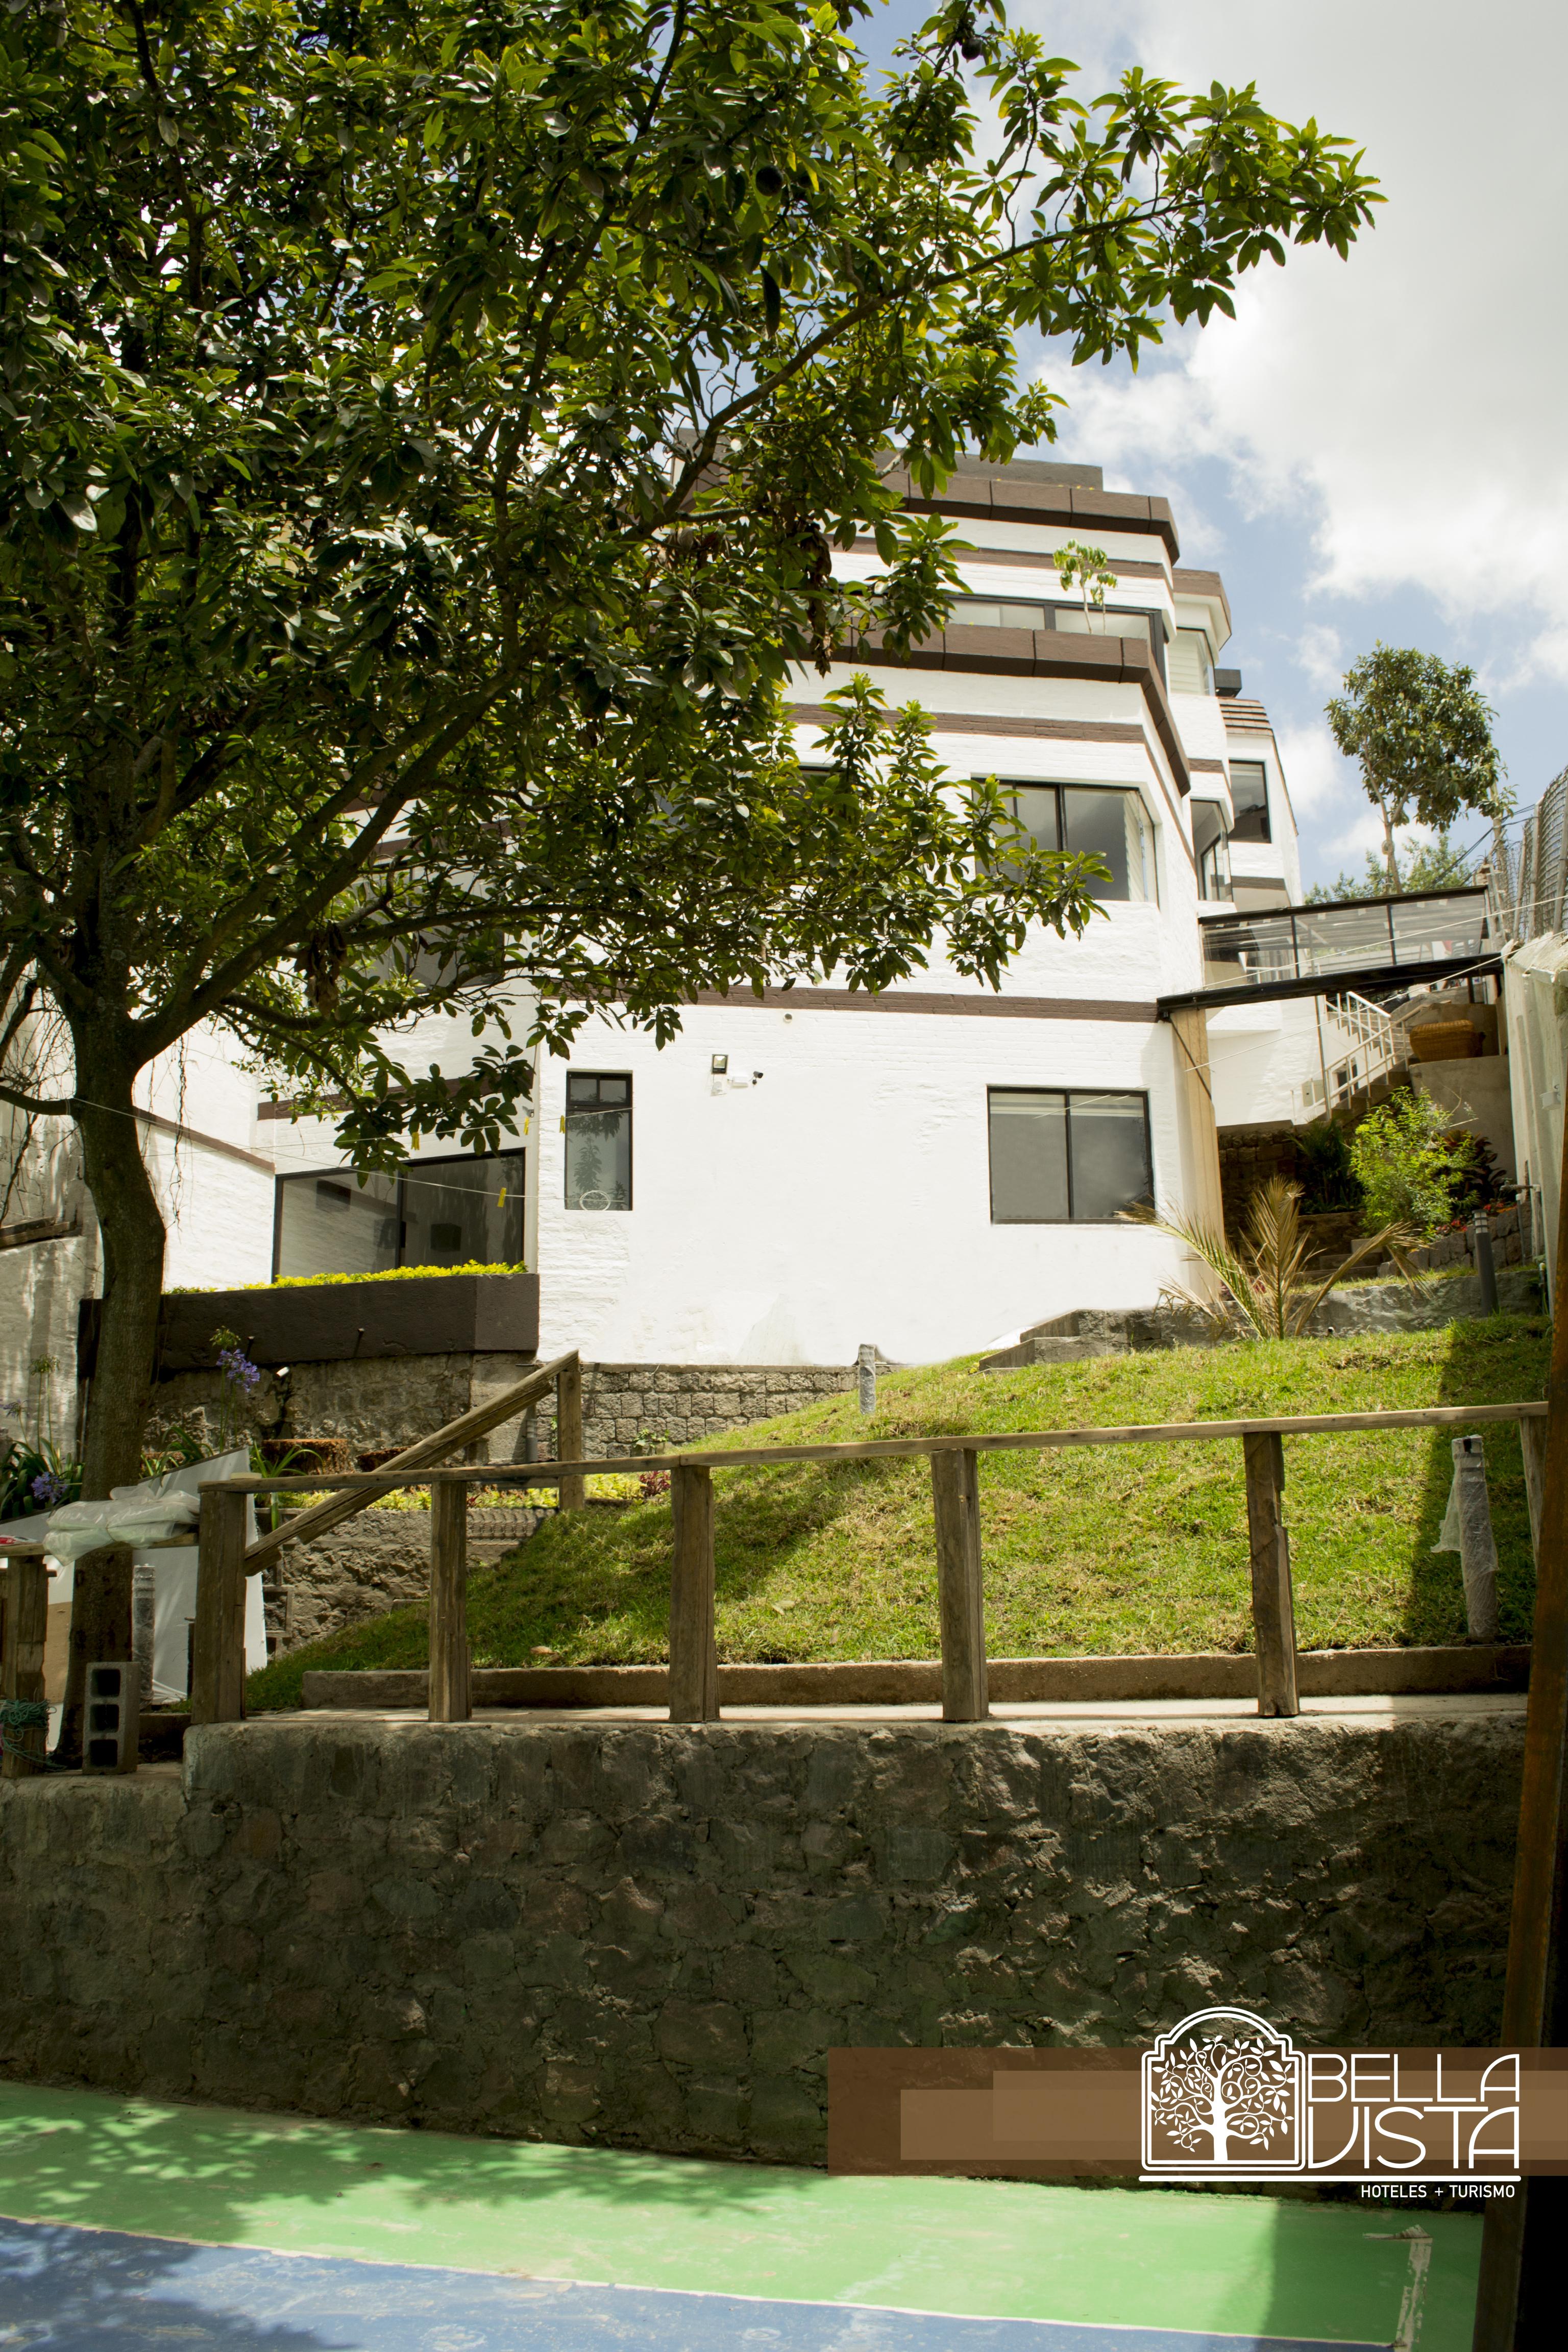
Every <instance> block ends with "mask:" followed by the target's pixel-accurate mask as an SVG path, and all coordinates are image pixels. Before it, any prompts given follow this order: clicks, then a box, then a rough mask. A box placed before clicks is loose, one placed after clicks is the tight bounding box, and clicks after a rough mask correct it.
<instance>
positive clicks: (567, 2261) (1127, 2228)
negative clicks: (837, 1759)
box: [0, 2084, 1481, 2352]
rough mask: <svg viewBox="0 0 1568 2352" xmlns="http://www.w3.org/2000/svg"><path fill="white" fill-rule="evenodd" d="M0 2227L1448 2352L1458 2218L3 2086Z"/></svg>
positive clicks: (1454, 2347)
mask: <svg viewBox="0 0 1568 2352" xmlns="http://www.w3.org/2000/svg"><path fill="white" fill-rule="evenodd" d="M0 2214H4V2215H5V2217H6V2218H8V2219H10V2220H14V2221H48V2222H64V2223H71V2224H76V2225H79V2226H85V2227H88V2228H90V2229H97V2230H110V2231H127V2232H132V2233H141V2234H144V2235H147V2236H152V2237H163V2238H174V2239H187V2240H192V2241H195V2242H198V2243H204V2244H211V2245H231V2246H247V2247H265V2248H270V2249H272V2250H274V2251H276V2252H283V2253H310V2254H317V2255H329V2256H337V2257H346V2258H348V2259H350V2260H357V2261H361V2262H369V2263H414V2264H428V2265H437V2266H445V2267H448V2268H451V2269H454V2270H462V2271H469V2272H481V2273H499V2274H503V2275H510V2276H512V2277H518V2276H531V2277H534V2278H539V2279H572V2280H579V2281H584V2282H588V2283H594V2284H605V2285H615V2286H640V2287H654V2288H676V2289H680V2290H685V2291H687V2292H695V2293H699V2294H742V2295H753V2296H762V2297H771V2298H777V2299H780V2300H783V2301H786V2302H794V2301H800V2302H820V2303H834V2304H847V2305H882V2306H884V2307H891V2308H893V2309H896V2310H908V2311H928V2312H930V2311H939V2312H948V2313H954V2314H963V2315H972V2316H974V2317H984V2318H994V2319H1003V2318H1016V2319H1055V2320H1064V2321H1078V2322H1092V2323H1098V2324H1100V2325H1102V2326H1103V2325H1106V2324H1112V2325H1115V2326H1123V2327H1153V2328H1184V2329H1191V2330H1193V2331H1194V2332H1213V2333H1216V2334H1231V2335H1239V2336H1247V2335H1258V2336H1311V2337H1319V2338H1326V2339H1328V2340H1330V2341H1332V2340H1334V2339H1336V2338H1337V2339H1340V2340H1342V2341H1352V2342H1362V2343H1369V2342H1370V2343H1373V2344H1376V2343H1387V2342H1388V2341H1389V2339H1390V2338H1391V2337H1392V2336H1393V2334H1394V2323H1395V2319H1396V2317H1397V2314H1398V2309H1399V2300H1400V2294H1401V2290H1402V2287H1403V2284H1404V2281H1405V2273H1406V2259H1407V2257H1406V2249H1405V2246H1404V2245H1403V2244H1400V2243H1392V2242H1388V2241H1387V2240H1385V2239H1384V2240H1380V2239H1376V2238H1373V2237H1371V2236H1369V2234H1368V2233H1369V2232H1370V2231H1396V2230H1401V2229H1403V2228H1404V2227H1405V2224H1406V2222H1407V2221H1409V2220H1411V2219H1412V2218H1419V2219H1420V2220H1421V2221H1422V2224H1423V2226H1424V2227H1425V2228H1426V2229H1427V2230H1429V2231H1431V2233H1432V2236H1433V2238H1434V2241H1435V2244H1434V2248H1433V2258H1432V2269H1431V2283H1430V2286H1429V2289H1428V2294H1427V2301H1426V2316H1425V2324H1424V2326H1423V2328H1422V2333H1421V2352H1468V2346H1469V2342H1470V2330H1471V2315H1472V2312H1473V2308H1474V2297H1475V2284H1476V2270H1477V2263H1478V2258H1479V2248H1480V2229H1481V2224H1480V2221H1479V2216H1477V2215H1473V2214H1469V2213H1459V2214H1439V2213H1430V2212H1424V2213H1421V2214H1420V2215H1419V2216H1418V2217H1417V2216H1414V2215H1413V2214H1412V2211H1411V2209H1409V2208H1405V2209H1404V2210H1400V2209H1398V2208H1394V2209H1392V2210H1391V2209H1390V2208H1388V2207H1386V2206H1383V2207H1378V2206H1373V2205H1370V2204H1362V2203H1359V2202H1357V2203H1348V2202H1347V2203H1342V2204H1333V2205H1319V2204H1311V2203H1308V2202H1305V2201H1299V2200H1283V2199H1281V2200H1275V2199H1272V2198H1268V2197H1264V2196H1243V2195H1236V2194H1231V2195H1227V2196H1209V2195H1204V2194H1201V2193H1189V2192H1184V2191H1181V2190H1175V2189H1063V2188H1056V2187H1050V2186H1045V2185H1041V2184H1038V2183H1035V2182H1018V2181H980V2180H940V2179H921V2180H880V2179H830V2178H829V2177H828V2176H827V2175H826V2173H822V2172H813V2171H804V2170H786V2169H783V2168H764V2167H759V2166H749V2165H730V2164H716V2163H704V2162H697V2161H692V2160H689V2159H687V2158H673V2157H653V2156H640V2155H623V2154H617V2153H614V2152H610V2151H605V2150H600V2149H592V2148H573V2147H553V2146H542V2145H538V2144H535V2143H531V2142H522V2141H515V2140H486V2139H459V2138H450V2137H443V2136H440V2135H437V2134H435V2133H425V2132H412V2131H396V2130H353V2129H349V2128H345V2127H344V2126H340V2125H336V2124H328V2123H321V2122H317V2121H314V2120H311V2119H308V2118H303V2117H297V2116H256V2115H249V2114H243V2113H237V2112H235V2111H233V2110H229V2109H224V2108H214V2107H195V2106H174V2105H155V2104H153V2103H152V2102H149V2101H144V2100H136V2099H116V2098H110V2097H106V2096H102V2095H97V2094H92V2093H87V2092H78V2091H39V2090H35V2089H32V2088H30V2087H26V2086H23V2085H18V2084H0Z"/></svg>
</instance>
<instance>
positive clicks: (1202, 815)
mask: <svg viewBox="0 0 1568 2352" xmlns="http://www.w3.org/2000/svg"><path fill="white" fill-rule="evenodd" d="M1192 810H1193V855H1194V857H1195V858H1196V859H1197V862H1198V897H1199V898H1223V899H1225V900H1226V903H1227V904H1228V902H1229V899H1230V855H1229V852H1228V850H1227V848H1226V835H1225V811H1224V809H1223V808H1222V807H1221V806H1220V804H1219V803H1218V801H1200V800H1196V799H1194V802H1193V803H1192Z"/></svg>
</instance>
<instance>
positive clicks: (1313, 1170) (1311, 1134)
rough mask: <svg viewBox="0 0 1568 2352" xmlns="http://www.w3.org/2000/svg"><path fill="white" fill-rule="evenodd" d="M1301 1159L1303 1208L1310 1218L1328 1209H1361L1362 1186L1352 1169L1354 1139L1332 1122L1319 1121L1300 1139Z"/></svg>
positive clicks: (1307, 1129)
mask: <svg viewBox="0 0 1568 2352" xmlns="http://www.w3.org/2000/svg"><path fill="white" fill-rule="evenodd" d="M1296 1148H1297V1150H1298V1151H1299V1152H1300V1156H1301V1176H1302V1192H1303V1199H1302V1202H1301V1206H1302V1208H1303V1209H1304V1210H1305V1211H1306V1212H1307V1213H1308V1214H1309V1215H1311V1214H1313V1213H1317V1212H1319V1211H1321V1210H1326V1209H1359V1208H1360V1207H1361V1204H1362V1196H1361V1186H1360V1185H1359V1184H1358V1183H1357V1181H1356V1174H1355V1170H1354V1169H1353V1168H1352V1166H1351V1147H1350V1138H1349V1137H1348V1136H1347V1135H1346V1133H1345V1131H1344V1129H1343V1128H1342V1127H1341V1126H1339V1125H1338V1123H1337V1122H1336V1121H1335V1120H1333V1119H1331V1118H1315V1119H1313V1121H1312V1122H1311V1124H1310V1127H1303V1128H1302V1129H1300V1131H1299V1133H1298V1135H1297V1137H1296Z"/></svg>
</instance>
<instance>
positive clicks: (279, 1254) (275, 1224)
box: [272, 1141, 528, 1282]
mask: <svg viewBox="0 0 1568 2352" xmlns="http://www.w3.org/2000/svg"><path fill="white" fill-rule="evenodd" d="M475 1160H521V1162H522V1177H521V1181H520V1183H519V1185H518V1188H517V1190H518V1195H519V1198H520V1199H521V1202H522V1204H523V1241H524V1244H525V1247H524V1248H522V1249H520V1250H519V1252H518V1256H519V1260H520V1262H521V1258H522V1257H523V1256H524V1255H525V1254H526V1240H527V1233H528V1146H527V1145H526V1144H525V1143H522V1142H521V1141H520V1142H519V1144H518V1145H517V1148H516V1150H511V1149H510V1148H508V1149H505V1150H500V1151H443V1152H442V1153H441V1154H440V1155H439V1156H438V1157H437V1158H436V1159H433V1160H400V1161H399V1162H398V1167H397V1174H396V1184H397V1192H396V1196H395V1200H394V1202H393V1204H392V1213H393V1215H394V1216H395V1218H396V1220H397V1243H396V1246H395V1249H394V1251H393V1259H392V1265H391V1266H390V1267H389V1268H388V1269H387V1271H388V1272H389V1273H395V1272H396V1271H397V1270H398V1268H399V1267H401V1266H402V1265H403V1263H404V1257H403V1236H404V1231H405V1227H406V1225H407V1223H408V1220H407V1218H406V1217H405V1215H404V1213H403V1182H404V1171H405V1170H407V1169H416V1168H453V1167H458V1166H463V1167H471V1166H472V1165H473V1163H474V1161H475ZM378 1172H384V1171H378ZM332 1176H346V1177H347V1178H348V1180H349V1182H350V1184H351V1186H352V1185H353V1181H354V1171H353V1168H345V1167H344V1166H343V1165H342V1161H341V1160H340V1161H339V1162H338V1164H337V1165H336V1166H335V1167H332V1168H283V1169H279V1171H278V1173H277V1175H276V1176H275V1177H274V1178H273V1181H272V1280H273V1281H274V1282H279V1281H280V1280H281V1279H282V1261H283V1187H284V1186H285V1184H303V1183H305V1182H307V1181H309V1180H310V1179H311V1178H313V1179H314V1180H315V1181H316V1182H317V1183H318V1184H320V1183H321V1182H322V1181H324V1180H325V1179H326V1178H328V1177H332Z"/></svg>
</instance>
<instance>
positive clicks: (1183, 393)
mask: <svg viewBox="0 0 1568 2352" xmlns="http://www.w3.org/2000/svg"><path fill="white" fill-rule="evenodd" d="M1098 13H1100V14H1102V15H1103V12H1098ZM1014 14H1015V17H1016V21H1019V22H1023V23H1029V22H1031V21H1032V22H1033V23H1034V24H1035V25H1036V26H1037V28H1038V29H1039V30H1041V31H1042V32H1044V33H1045V34H1046V35H1047V37H1048V38H1049V39H1050V40H1051V41H1052V42H1053V44H1055V43H1057V42H1058V41H1060V42H1061V43H1062V45H1063V46H1067V45H1068V37H1070V33H1071V32H1072V31H1074V30H1076V29H1077V26H1078V23H1079V21H1082V20H1081V19H1080V17H1079V12H1078V11H1077V10H1076V9H1069V10H1068V25H1067V26H1066V27H1064V25H1063V12H1062V10H1061V8H1060V7H1059V6H1058V5H1052V0H1017V5H1016V7H1015V11H1014ZM1114 21H1115V25H1116V29H1117V32H1118V34H1119V35H1120V37H1121V43H1122V46H1123V47H1124V49H1125V51H1126V53H1127V54H1129V55H1135V56H1136V57H1137V58H1139V59H1140V61H1141V62H1142V63H1143V64H1144V65H1145V66H1146V67H1148V68H1150V69H1151V70H1152V71H1158V72H1163V73H1169V74H1172V75H1173V76H1174V77H1176V78H1177V79H1181V80H1182V81H1184V83H1186V84H1187V85H1189V86H1196V87H1199V88H1202V87H1205V86H1206V85H1207V83H1208V82H1209V81H1210V80H1211V79H1222V80H1225V81H1226V82H1230V83H1242V82H1246V81H1248V80H1254V79H1255V80H1256V81H1257V83H1258V91H1259V95H1260V97H1261V99H1262V100H1263V102H1264V103H1265V104H1266V105H1267V106H1268V107H1269V108H1270V109H1271V110H1273V111H1274V112H1276V113H1280V114H1284V115H1286V116H1288V117H1289V118H1290V119H1292V120H1294V121H1304V120H1305V119H1306V117H1307V116H1309V115H1315V116H1316V117H1317V120H1318V121H1319V122H1320V123H1321V124H1322V125H1324V126H1325V127H1328V128H1331V129H1332V130H1335V131H1342V132H1344V133H1345V134H1346V135H1348V136H1350V137H1352V139H1353V140H1354V141H1355V142H1356V143H1357V144H1359V145H1363V146H1364V148H1365V150H1366V161H1367V167H1368V168H1369V169H1370V170H1372V171H1373V172H1375V173H1377V174H1378V175H1379V177H1380V179H1381V180H1382V182H1383V184H1384V191H1385V193H1386V195H1387V198H1388V202H1387V203H1386V205H1384V206H1383V207H1382V208H1381V209H1380V212H1379V215H1378V220H1377V225H1376V226H1375V228H1374V229H1373V230H1372V231H1370V232H1369V233H1367V234H1366V235H1365V236H1363V239H1362V240H1361V242H1360V243H1359V244H1358V245H1357V246H1355V247H1352V253H1351V257H1350V259H1349V261H1348V262H1341V261H1340V260H1339V259H1338V258H1337V257H1335V256H1333V255H1331V254H1330V253H1328V252H1326V251H1324V250H1321V249H1308V250H1306V251H1293V252H1292V253H1291V254H1290V257H1289V261H1288V263H1287V266H1286V267H1285V268H1284V269H1283V270H1277V269H1275V268H1272V267H1271V266H1269V265H1265V267H1264V268H1262V269H1261V270H1258V271H1257V272H1254V273H1253V274H1252V275H1251V277H1250V278H1247V280H1246V281H1244V285H1243V288H1242V290H1241V293H1240V295H1239V297H1238V300H1237V318H1236V320H1234V321H1229V320H1215V322H1213V323H1211V325H1210V326H1209V328H1208V329H1207V330H1206V331H1205V332H1204V333H1203V334H1201V335H1196V334H1194V335H1185V336H1181V337H1178V338H1176V339H1175V340H1174V341H1173V342H1172V343H1171V344H1169V345H1168V346H1167V352H1166V356H1165V358H1164V360H1163V361H1162V360H1160V359H1156V360H1155V361H1154V362H1152V363H1146V365H1145V369H1144V371H1143V373H1142V375H1141V376H1139V377H1138V378H1136V379H1134V380H1133V381H1131V382H1128V381H1127V380H1126V379H1125V377H1122V376H1119V375H1118V374H1116V373H1103V374H1102V373H1100V371H1099V370H1098V369H1086V370H1085V371H1084V372H1083V373H1082V374H1081V375H1079V376H1075V377H1074V378H1073V380H1072V382H1071V383H1070V384H1068V385H1064V386H1063V387H1062V388H1063V389H1066V390H1068V392H1069V394H1070V398H1071V403H1072V406H1071V410H1070V412H1069V422H1068V428H1067V433H1066V435H1065V436H1064V442H1066V441H1068V440H1070V446H1072V448H1073V449H1074V450H1075V451H1078V452H1081V453H1083V454H1086V455H1087V454H1089V453H1091V452H1092V453H1093V454H1094V455H1095V456H1097V457H1100V456H1103V457H1104V459H1105V461H1106V463H1107V465H1108V467H1114V468H1115V469H1116V471H1117V472H1118V473H1119V474H1121V473H1127V472H1133V473H1140V472H1141V479H1142V487H1144V488H1149V487H1152V481H1151V472H1152V469H1156V468H1159V467H1179V466H1181V465H1182V464H1183V463H1184V461H1187V460H1191V459H1194V458H1197V457H1219V458H1222V459H1224V460H1226V462H1227V463H1228V464H1229V465H1230V466H1231V467H1233V468H1235V469H1236V472H1237V475H1238V476H1239V477H1240V478H1241V480H1242V483H1243V485H1244V489H1245V496H1246V499H1247V504H1249V505H1250V506H1251V507H1252V509H1253V511H1254V512H1262V511H1266V510H1268V511H1276V512H1278V511H1281V510H1294V511H1296V512H1298V513H1300V512H1303V511H1304V512H1306V513H1307V514H1309V515H1310V518H1311V537H1312V545H1313V550H1314V555H1315V561H1316V568H1317V581H1316V583H1315V584H1316V585H1317V587H1318V588H1319V589H1320V590H1321V591H1322V592H1326V593H1333V594H1338V595H1342V596H1350V597H1356V598H1373V597H1376V596H1379V595H1384V594H1387V593H1390V592H1394V591H1397V590H1400V589H1403V588H1406V587H1415V588H1419V589H1424V590H1426V591H1428V592H1429V593H1431V594H1432V595H1433V596H1434V597H1435V598H1436V601H1437V603H1438V604H1439V607H1440V609H1441V610H1442V611H1443V612H1444V614H1446V616H1447V617H1448V618H1449V619H1451V620H1453V621H1455V622H1456V623H1463V622H1464V621H1465V620H1466V619H1467V617H1469V616H1474V615H1476V614H1489V615H1510V616H1512V617H1514V618H1515V619H1516V620H1517V623H1518V625H1519V637H1518V641H1517V650H1516V653H1515V656H1514V657H1513V659H1512V661H1511V662H1510V661H1509V660H1508V659H1507V658H1506V657H1505V658H1504V660H1503V661H1502V662H1498V661H1497V660H1496V659H1495V658H1494V662H1493V665H1492V667H1493V669H1494V672H1495V673H1496V679H1495V682H1496V683H1497V684H1499V685H1517V684H1519V683H1520V682H1521V681H1522V680H1523V679H1524V678H1526V677H1529V676H1531V674H1534V675H1538V676H1539V675H1545V676H1549V677H1555V678H1560V679H1562V678H1568V561H1565V556H1564V551H1565V548H1568V436H1564V435H1563V429H1562V417H1563V386H1564V384H1565V383H1568V309H1565V306H1564V305H1563V303H1562V301H1561V300H1560V299H1559V295H1558V284H1559V280H1560V278H1561V268H1562V265H1561V248H1562V244H1563V224H1564V222H1565V221H1568V142H1565V141H1564V139H1563V131H1562V116H1561V92H1562V89H1563V83H1564V79H1568V10H1563V8H1562V7H1561V6H1549V5H1544V0H1515V5H1512V6H1510V7H1509V8H1506V9H1504V10H1502V11H1500V12H1499V13H1498V14H1496V15H1495V16H1493V17H1492V18H1489V19H1488V20H1486V22H1485V23H1484V24H1482V23H1480V22H1479V20H1478V18H1477V16H1476V14H1475V10H1474V8H1473V7H1471V6H1461V5H1459V0H1375V5H1367V0H1354V5H1352V0H1318V5H1315V6H1313V7H1310V8H1303V7H1300V5H1294V0H1292V5H1285V0H1185V5H1183V6H1182V7H1180V8H1173V7H1171V6H1170V5H1157V0H1127V5H1123V6H1122V7H1121V9H1120V10H1119V11H1118V12H1116V16H1115V20H1114ZM1100 63H1101V61H1100V59H1097V60H1096V65H1097V67H1099V66H1100ZM1184 520H1185V512H1184Z"/></svg>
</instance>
